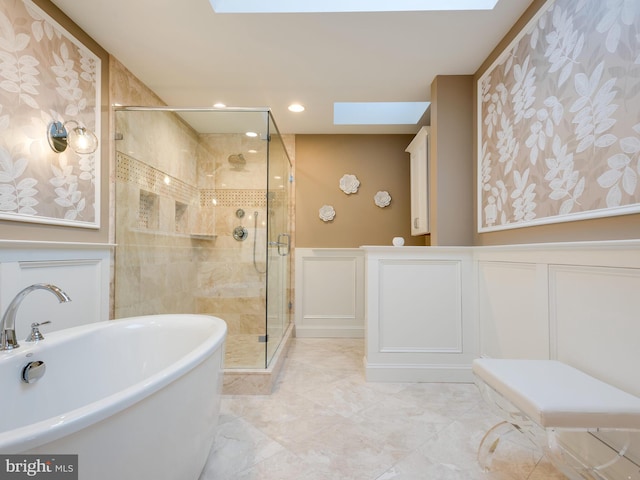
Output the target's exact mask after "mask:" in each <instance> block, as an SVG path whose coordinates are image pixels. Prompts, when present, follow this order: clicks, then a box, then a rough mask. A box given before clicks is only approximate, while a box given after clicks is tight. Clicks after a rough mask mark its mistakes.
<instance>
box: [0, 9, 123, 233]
mask: <svg viewBox="0 0 640 480" xmlns="http://www.w3.org/2000/svg"><path fill="white" fill-rule="evenodd" d="M35 3H36V4H37V5H38V6H39V7H40V8H42V9H43V10H44V11H45V12H47V13H48V14H49V15H50V16H51V17H52V18H53V19H54V20H56V21H57V22H58V23H59V24H60V25H62V27H64V28H65V29H66V30H67V31H68V32H69V33H71V34H72V35H73V36H75V37H76V38H77V39H78V40H79V41H80V42H82V43H83V44H84V45H85V46H86V47H87V48H88V49H90V50H91V51H92V52H93V53H95V54H96V55H97V56H98V57H100V59H101V61H102V80H101V82H102V92H101V96H102V105H101V108H102V117H101V126H102V131H101V132H96V134H97V135H98V139H99V141H100V147H99V148H100V152H101V154H100V155H101V159H102V163H101V171H100V174H101V178H100V179H101V182H100V183H101V185H100V189H101V190H100V228H99V229H89V228H80V227H68V226H54V225H42V224H37V223H26V222H14V221H10V220H0V239H3V240H41V241H56V242H65V241H67V242H90V243H105V242H107V241H108V239H109V158H110V154H109V141H108V139H109V133H108V132H109V116H108V115H109V89H108V85H109V55H108V53H107V52H106V51H105V50H104V49H103V48H102V47H100V45H98V44H97V43H96V42H95V41H93V39H92V38H91V37H89V36H88V35H87V34H86V33H84V32H83V31H82V30H81V29H80V28H79V27H78V26H77V25H76V24H75V23H73V22H72V21H71V20H70V19H69V18H68V17H67V16H66V15H64V14H63V13H62V12H61V11H60V10H59V9H58V8H57V7H56V6H55V5H53V4H52V3H51V2H50V1H49V0H35ZM45 41H46V36H45V37H44V38H43V39H42V42H45ZM43 100H44V99H40V101H43ZM30 127H31V125H25V128H30ZM45 133H46V132H45V131H43V132H42V135H43V139H44V137H45Z"/></svg>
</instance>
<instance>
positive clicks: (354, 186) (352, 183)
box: [340, 174, 360, 195]
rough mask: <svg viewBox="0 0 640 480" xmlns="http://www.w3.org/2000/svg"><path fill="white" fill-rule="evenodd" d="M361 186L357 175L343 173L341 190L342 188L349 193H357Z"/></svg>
mask: <svg viewBox="0 0 640 480" xmlns="http://www.w3.org/2000/svg"><path fill="white" fill-rule="evenodd" d="M359 186H360V180H358V178H357V177H356V176H355V175H349V174H347V175H343V176H342V178H341V179H340V190H342V191H343V192H344V193H346V194H347V195H349V194H351V193H356V192H357V191H358V187H359Z"/></svg>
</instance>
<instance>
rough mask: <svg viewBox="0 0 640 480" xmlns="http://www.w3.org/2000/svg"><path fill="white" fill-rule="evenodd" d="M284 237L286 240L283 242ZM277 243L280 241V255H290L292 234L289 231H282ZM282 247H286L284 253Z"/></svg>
mask: <svg viewBox="0 0 640 480" xmlns="http://www.w3.org/2000/svg"><path fill="white" fill-rule="evenodd" d="M282 238H284V239H285V240H286V242H283V241H282ZM277 243H278V255H280V256H281V257H286V256H287V255H289V252H290V251H291V235H289V234H288V233H281V234H280V235H278V242H277ZM280 247H286V248H285V250H284V253H282V250H281V249H280Z"/></svg>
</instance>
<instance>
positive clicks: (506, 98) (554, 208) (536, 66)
mask: <svg viewBox="0 0 640 480" xmlns="http://www.w3.org/2000/svg"><path fill="white" fill-rule="evenodd" d="M478 102H479V106H478V107H479V108H478V115H479V118H478V128H479V142H478V147H479V150H480V151H479V159H478V161H479V169H478V171H479V175H478V183H479V187H478V196H479V201H478V207H479V209H478V210H479V211H478V216H479V219H478V230H479V231H480V232H483V231H491V230H499V229H504V228H514V227H520V226H528V225H534V224H542V223H550V222H560V221H567V220H578V219H581V218H591V217H598V216H606V215H617V214H624V213H632V212H637V211H640V185H638V177H639V175H640V1H638V0H555V1H549V2H547V3H546V4H545V5H544V6H543V7H542V9H541V10H540V11H539V12H538V14H537V15H536V16H535V17H534V18H533V19H532V21H531V22H529V24H528V25H527V27H525V28H524V30H523V31H522V32H521V34H520V35H519V36H518V37H517V38H516V40H515V41H514V42H513V43H512V45H511V46H510V47H509V48H508V49H507V50H506V51H505V52H504V53H503V54H502V55H501V56H500V57H499V58H498V60H497V61H496V63H495V64H494V65H493V66H492V67H491V68H490V69H489V70H488V71H487V72H486V73H485V74H484V75H483V76H482V77H481V79H480V81H479V82H478Z"/></svg>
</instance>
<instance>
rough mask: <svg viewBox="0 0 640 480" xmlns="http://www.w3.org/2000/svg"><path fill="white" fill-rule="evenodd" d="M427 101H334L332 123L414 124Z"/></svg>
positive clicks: (427, 105)
mask: <svg viewBox="0 0 640 480" xmlns="http://www.w3.org/2000/svg"><path fill="white" fill-rule="evenodd" d="M428 107H429V102H336V103H334V104H333V124H334V125H415V124H417V123H418V122H419V121H420V119H421V118H422V116H423V115H424V112H426V111H427V108H428Z"/></svg>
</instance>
